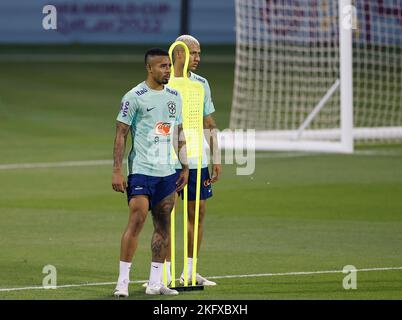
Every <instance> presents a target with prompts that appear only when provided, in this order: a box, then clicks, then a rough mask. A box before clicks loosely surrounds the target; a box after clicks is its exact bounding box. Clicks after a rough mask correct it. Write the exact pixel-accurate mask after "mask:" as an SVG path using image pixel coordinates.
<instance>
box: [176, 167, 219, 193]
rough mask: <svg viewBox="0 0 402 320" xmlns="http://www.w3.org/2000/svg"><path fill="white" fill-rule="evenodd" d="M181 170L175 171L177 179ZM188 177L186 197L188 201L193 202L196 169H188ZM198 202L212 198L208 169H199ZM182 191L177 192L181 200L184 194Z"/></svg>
mask: <svg viewBox="0 0 402 320" xmlns="http://www.w3.org/2000/svg"><path fill="white" fill-rule="evenodd" d="M180 171H181V169H176V174H177V178H178V177H179V174H180ZM189 171H190V173H189V176H188V185H187V190H188V196H187V200H188V201H195V195H196V183H197V169H190V170H189ZM200 184H201V188H200V200H206V199H208V198H210V197H212V184H211V178H210V177H209V171H208V167H205V168H201V179H200ZM183 191H184V189H183V190H181V191H180V192H179V196H181V198H182V199H183V197H184V194H183Z"/></svg>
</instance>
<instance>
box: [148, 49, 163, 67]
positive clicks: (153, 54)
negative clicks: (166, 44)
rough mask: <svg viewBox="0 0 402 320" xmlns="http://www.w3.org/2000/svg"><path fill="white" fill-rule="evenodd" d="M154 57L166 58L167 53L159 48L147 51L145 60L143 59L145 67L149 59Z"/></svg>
mask: <svg viewBox="0 0 402 320" xmlns="http://www.w3.org/2000/svg"><path fill="white" fill-rule="evenodd" d="M156 56H163V57H168V56H169V53H168V52H167V51H166V50H164V49H160V48H152V49H149V50H148V51H147V52H146V53H145V59H144V62H145V65H147V63H148V58H149V57H156Z"/></svg>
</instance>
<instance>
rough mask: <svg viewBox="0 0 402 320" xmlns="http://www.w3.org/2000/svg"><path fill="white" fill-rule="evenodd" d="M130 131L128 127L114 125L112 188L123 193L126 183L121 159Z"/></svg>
mask: <svg viewBox="0 0 402 320" xmlns="http://www.w3.org/2000/svg"><path fill="white" fill-rule="evenodd" d="M129 130H130V126H129V125H127V124H125V123H122V122H120V121H117V123H116V136H115V139H114V149H113V177H112V187H113V190H115V191H118V192H123V193H124V190H125V189H126V186H127V185H126V181H125V179H124V177H123V171H122V167H123V157H124V150H125V149H126V140H127V134H128V132H129Z"/></svg>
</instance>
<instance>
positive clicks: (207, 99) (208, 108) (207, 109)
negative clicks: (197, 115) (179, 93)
mask: <svg viewBox="0 0 402 320" xmlns="http://www.w3.org/2000/svg"><path fill="white" fill-rule="evenodd" d="M204 89H205V93H204V117H205V116H207V115H209V114H211V113H213V112H214V111H215V106H214V103H213V102H212V97H211V89H210V87H209V83H208V81H206V80H205V87H204Z"/></svg>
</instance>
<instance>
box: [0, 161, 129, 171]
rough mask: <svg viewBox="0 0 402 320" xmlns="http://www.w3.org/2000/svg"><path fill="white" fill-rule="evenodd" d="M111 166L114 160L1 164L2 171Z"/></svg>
mask: <svg viewBox="0 0 402 320" xmlns="http://www.w3.org/2000/svg"><path fill="white" fill-rule="evenodd" d="M124 162H125V161H124ZM111 164H113V161H112V160H87V161H61V162H37V163H35V162H33V163H10V164H0V170H11V169H37V168H61V167H84V166H104V165H111Z"/></svg>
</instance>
